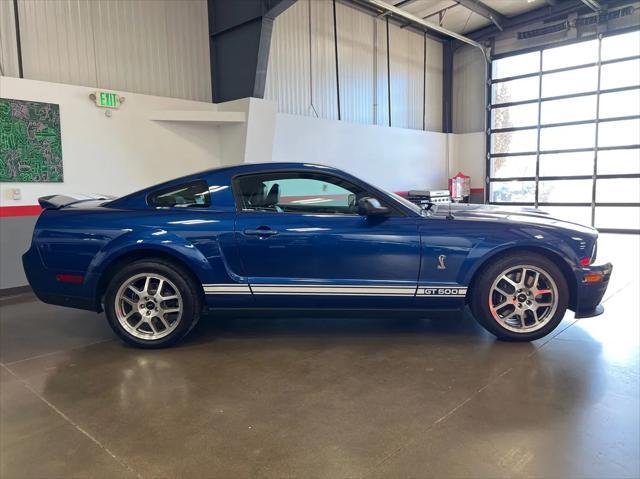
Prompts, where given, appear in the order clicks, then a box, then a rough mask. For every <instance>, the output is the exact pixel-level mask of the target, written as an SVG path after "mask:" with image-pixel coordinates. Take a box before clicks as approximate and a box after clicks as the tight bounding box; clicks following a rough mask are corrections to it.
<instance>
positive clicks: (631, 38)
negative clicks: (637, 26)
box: [601, 30, 640, 60]
mask: <svg viewBox="0 0 640 479" xmlns="http://www.w3.org/2000/svg"><path fill="white" fill-rule="evenodd" d="M601 55H602V60H613V59H614V58H624V57H632V56H635V55H640V30H639V31H635V32H630V33H623V34H622V35H612V36H610V37H605V38H603V39H602V52H601Z"/></svg>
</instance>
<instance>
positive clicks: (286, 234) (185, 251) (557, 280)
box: [23, 163, 612, 347]
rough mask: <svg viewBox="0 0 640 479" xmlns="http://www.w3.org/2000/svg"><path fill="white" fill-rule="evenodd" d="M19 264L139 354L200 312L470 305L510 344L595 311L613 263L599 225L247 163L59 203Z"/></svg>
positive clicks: (309, 169) (45, 201) (38, 284)
mask: <svg viewBox="0 0 640 479" xmlns="http://www.w3.org/2000/svg"><path fill="white" fill-rule="evenodd" d="M40 204H41V206H42V207H43V208H44V211H43V213H42V214H41V215H40V218H39V219H38V222H37V224H36V227H35V231H34V235H33V242H32V245H31V248H30V249H29V251H28V252H27V253H26V254H25V255H24V257H23V262H24V269H25V271H26V274H27V277H28V279H29V283H30V284H31V286H32V288H33V290H34V291H35V293H36V295H37V296H38V297H39V298H40V299H41V300H42V301H45V302H47V303H52V304H59V305H65V306H70V307H75V308H82V309H88V310H92V311H98V312H100V311H102V310H104V311H105V312H106V316H107V318H108V320H109V323H110V325H111V326H112V328H113V330H114V331H115V332H116V333H117V334H118V335H119V336H120V337H121V338H122V339H124V340H125V341H127V342H128V343H132V344H134V345H137V346H140V347H161V346H167V345H169V344H173V343H175V342H176V341H178V340H180V339H181V338H182V337H184V336H185V335H186V334H187V333H188V332H189V331H190V330H191V329H192V328H193V326H194V325H195V324H196V323H197V321H198V319H199V318H200V315H201V312H202V311H203V310H204V309H205V308H206V309H229V308H258V309H266V308H278V309H280V308H282V309H286V308H290V309H314V310H316V311H317V310H319V309H327V310H328V309H332V310H340V309H344V310H348V309H414V310H428V309H430V310H452V309H462V308H463V307H465V305H469V307H470V309H471V311H472V312H473V314H474V316H475V318H476V319H477V320H478V321H479V322H480V324H482V326H484V327H485V328H486V329H488V330H489V331H490V332H492V333H493V334H495V335H496V336H498V337H499V338H501V339H506V340H516V341H518V340H520V341H530V340H534V339H538V338H540V337H542V336H544V335H546V334H548V333H549V332H550V331H552V330H553V329H554V328H555V327H556V326H557V325H558V323H560V321H561V319H562V317H563V316H564V314H565V311H566V309H567V308H569V309H572V310H573V311H575V312H576V315H578V316H582V317H585V316H591V315H595V314H598V313H599V312H600V311H601V309H602V307H601V306H599V303H600V300H601V299H602V296H603V295H604V292H605V290H606V288H607V284H608V281H609V277H610V275H611V269H612V266H611V265H610V264H605V265H601V266H595V265H594V264H593V261H594V259H595V256H596V241H597V232H596V231H595V230H594V229H592V228H589V227H585V226H580V225H577V224H573V223H568V222H565V221H560V220H557V219H553V218H551V217H550V216H548V215H546V214H544V213H541V212H538V211H536V210H533V209H530V210H513V211H512V210H504V209H500V208H497V207H491V206H480V205H465V206H451V207H449V206H447V205H439V206H436V205H432V206H431V207H429V208H427V209H421V208H419V207H417V206H415V205H414V204H412V203H410V202H408V201H406V200H405V199H403V198H401V197H399V196H397V195H395V194H393V193H388V192H386V191H383V190H381V189H379V188H376V187H374V186H371V185H369V184H367V183H365V182H364V181H361V180H359V179H358V178H355V177H354V176H352V175H349V174H347V173H344V172H342V171H340V170H337V169H334V168H329V167H325V166H320V165H310V164H297V163H266V164H251V165H250V164H245V165H240V166H232V167H227V168H219V169H213V170H209V171H204V172H202V173H198V174H194V175H189V176H185V177H183V178H179V179H176V180H172V181H169V182H166V183H163V184H160V185H157V186H154V187H151V188H147V189H144V190H142V191H139V192H137V193H133V194H130V195H128V196H124V197H121V198H117V199H112V198H111V199H104V198H102V199H99V200H96V199H93V200H91V199H89V200H88V199H84V200H79V199H77V198H70V197H65V196H50V197H45V198H41V199H40Z"/></svg>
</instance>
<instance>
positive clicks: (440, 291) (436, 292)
mask: <svg viewBox="0 0 640 479" xmlns="http://www.w3.org/2000/svg"><path fill="white" fill-rule="evenodd" d="M422 294H424V295H426V296H465V295H466V294H467V288H425V289H424V290H423V292H422Z"/></svg>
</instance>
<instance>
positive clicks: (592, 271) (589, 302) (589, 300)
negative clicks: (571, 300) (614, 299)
mask: <svg viewBox="0 0 640 479" xmlns="http://www.w3.org/2000/svg"><path fill="white" fill-rule="evenodd" d="M612 271H613V265H612V264H611V263H606V264H603V265H593V266H588V267H586V268H582V269H581V273H580V275H579V276H578V288H577V291H576V307H575V309H574V311H575V313H576V318H589V317H592V316H598V315H599V314H602V313H603V312H604V308H603V307H602V305H601V304H600V301H602V298H603V296H604V294H605V293H606V291H607V286H609V278H611V272H612Z"/></svg>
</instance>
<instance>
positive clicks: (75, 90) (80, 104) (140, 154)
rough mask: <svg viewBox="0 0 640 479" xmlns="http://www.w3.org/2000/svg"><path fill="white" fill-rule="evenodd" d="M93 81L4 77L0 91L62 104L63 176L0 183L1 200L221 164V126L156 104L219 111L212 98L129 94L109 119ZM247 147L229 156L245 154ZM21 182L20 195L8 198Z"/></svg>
mask: <svg viewBox="0 0 640 479" xmlns="http://www.w3.org/2000/svg"><path fill="white" fill-rule="evenodd" d="M93 91H94V90H93V89H92V88H88V87H78V86H71V85H63V84H59V83H47V82H40V81H35V80H24V79H18V78H9V77H0V97H4V98H15V99H22V100H31V101H40V102H47V103H57V104H59V105H60V121H61V130H62V161H63V166H64V182H63V183H0V201H1V204H2V206H18V205H34V204H37V198H38V197H40V196H44V195H47V194H56V193H103V194H112V195H121V194H124V193H129V192H132V191H135V190H137V189H139V188H142V187H145V186H148V185H152V184H154V183H158V182H160V181H164V180H167V179H171V178H174V177H176V176H182V175H185V174H187V173H190V172H194V171H198V170H201V169H205V168H212V167H215V166H217V165H220V164H221V163H222V158H221V152H220V151H221V140H220V134H219V131H220V130H221V128H227V127H216V126H212V125H211V124H207V123H180V122H159V121H153V120H150V119H149V118H150V117H151V115H152V113H153V112H155V111H158V110H216V109H217V107H216V105H213V104H211V103H203V102H195V101H189V100H179V99H173V98H163V97H156V96H148V95H139V94H134V93H125V94H124V96H125V98H126V100H125V102H124V103H123V104H122V106H121V108H120V109H119V110H116V111H113V116H112V117H111V118H107V117H106V116H105V111H104V110H102V109H99V108H97V107H96V106H95V104H94V103H93V102H92V101H91V100H90V99H89V94H90V93H92V92H93ZM242 155H243V152H239V153H237V154H236V155H235V156H234V155H228V157H227V159H232V160H234V161H242V159H243V157H242ZM12 188H20V189H21V191H22V199H21V200H19V201H16V200H13V199H12V198H11V196H12V194H11V189H12Z"/></svg>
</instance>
